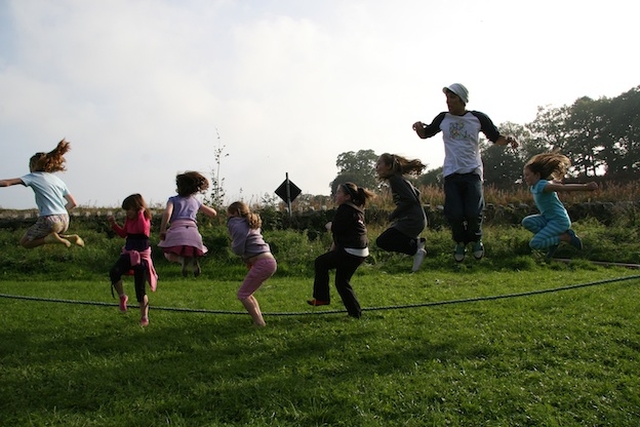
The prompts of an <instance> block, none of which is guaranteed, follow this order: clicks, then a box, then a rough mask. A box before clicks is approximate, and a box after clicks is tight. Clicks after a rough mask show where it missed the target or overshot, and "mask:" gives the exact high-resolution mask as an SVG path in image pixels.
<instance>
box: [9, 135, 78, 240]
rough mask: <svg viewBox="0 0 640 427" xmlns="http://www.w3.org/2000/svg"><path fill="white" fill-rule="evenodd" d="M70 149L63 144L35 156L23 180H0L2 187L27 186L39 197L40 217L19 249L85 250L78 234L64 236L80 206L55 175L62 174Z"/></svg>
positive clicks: (21, 178) (37, 203)
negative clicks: (54, 245) (51, 246)
mask: <svg viewBox="0 0 640 427" xmlns="http://www.w3.org/2000/svg"><path fill="white" fill-rule="evenodd" d="M70 149H71V147H70V145H69V142H67V141H66V140H64V139H63V140H62V141H60V142H59V143H58V145H57V146H56V148H55V149H54V150H52V151H50V152H48V153H36V154H34V155H33V156H31V159H29V173H28V174H27V175H24V176H22V177H20V178H11V179H3V180H0V187H10V186H12V185H18V184H20V185H24V186H25V187H31V189H32V190H33V192H34V193H35V196H36V205H37V206H38V211H39V216H38V220H37V221H36V223H35V224H34V225H32V226H31V227H29V229H27V231H26V233H25V234H24V236H22V239H20V245H22V246H23V247H25V248H27V249H30V248H35V247H36V246H40V245H44V244H46V243H61V244H63V245H65V246H66V247H70V246H71V244H72V243H74V244H76V245H78V246H84V241H83V240H82V239H81V238H80V236H78V235H77V234H68V235H65V234H62V233H64V232H65V231H67V229H68V228H69V210H71V209H72V208H74V207H75V206H77V203H76V200H75V199H74V198H73V196H72V195H71V193H69V189H68V188H67V185H66V184H65V183H64V182H63V181H62V180H61V179H60V178H58V177H57V176H55V175H53V173H54V172H63V171H64V170H65V167H64V162H65V159H64V154H65V153H66V152H67V151H69V150H70Z"/></svg>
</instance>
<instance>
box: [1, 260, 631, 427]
mask: <svg viewBox="0 0 640 427" xmlns="http://www.w3.org/2000/svg"><path fill="white" fill-rule="evenodd" d="M489 258H490V257H488V259H486V260H483V261H481V262H475V261H473V260H469V261H468V262H465V263H464V264H463V265H462V266H459V265H458V266H457V265H452V264H451V262H449V261H444V262H443V261H442V260H441V259H440V258H438V257H435V258H432V259H429V260H428V261H427V264H426V265H425V267H424V268H423V269H422V270H421V271H420V272H418V273H417V274H406V273H400V272H395V273H394V272H391V273H390V272H386V271H384V269H380V268H376V267H375V266H364V267H363V268H361V270H359V272H358V273H357V275H356V276H355V277H354V279H353V286H354V288H355V290H356V292H357V293H358V296H359V298H360V300H361V303H362V305H363V307H365V308H367V309H368V310H366V311H365V312H364V315H363V318H362V319H360V320H355V319H351V318H348V317H347V316H346V314H345V313H344V312H343V307H342V305H341V303H340V300H339V298H338V296H337V294H336V292H335V291H333V294H332V295H333V296H334V299H333V301H332V305H331V306H329V307H326V308H325V307H320V308H317V309H313V308H311V307H309V306H308V305H307V304H305V300H306V299H307V298H309V297H310V296H311V287H312V279H311V278H310V277H282V276H278V275H276V276H275V277H274V278H272V279H271V280H270V281H268V282H267V283H266V284H265V285H264V286H263V287H262V288H261V289H260V290H259V292H258V293H257V294H256V296H257V298H258V300H259V301H260V303H261V306H262V309H263V311H264V312H265V313H266V314H265V319H266V321H267V323H268V326H267V328H264V329H255V328H252V327H251V326H250V324H251V321H250V318H249V316H248V315H247V314H245V313H243V312H242V307H241V304H240V303H239V302H238V301H237V300H236V299H235V291H236V290H237V287H238V285H239V282H240V280H241V279H242V270H235V271H234V272H231V273H230V272H227V273H226V274H225V276H229V277H228V280H227V279H224V280H215V279H211V277H212V275H215V272H214V271H212V270H213V269H214V268H215V266H214V265H208V266H207V268H208V269H209V271H208V272H207V276H205V277H204V278H203V277H200V278H199V279H197V280H196V279H193V278H188V279H183V278H179V277H178V276H179V274H178V269H177V267H175V268H169V267H167V268H166V269H165V271H164V272H163V276H164V279H163V280H161V282H160V284H159V288H158V291H157V292H156V293H154V294H151V295H150V301H151V306H152V308H151V313H150V315H151V324H150V326H149V327H147V328H144V329H143V328H141V327H139V326H138V312H137V309H135V308H133V309H130V311H129V312H128V313H127V314H124V315H123V314H120V313H119V311H118V308H117V306H116V300H113V299H111V295H110V292H109V284H108V281H107V280H106V279H104V278H102V279H96V280H66V281H65V280H49V281H44V280H28V279H26V278H24V279H23V280H4V281H2V282H0V293H1V294H3V295H7V294H8V295H24V296H30V297H37V298H42V299H43V300H27V299H14V298H7V297H0V310H1V313H2V322H1V323H0V324H1V325H2V327H1V328H0V342H1V343H2V344H1V346H0V378H1V381H0V425H2V426H120V427H122V426H241V425H248V426H638V425H640V395H639V394H638V390H640V377H639V376H638V374H637V369H638V360H639V356H640V334H639V331H640V317H639V316H638V301H639V300H640V288H639V286H638V285H640V278H639V277H638V276H636V275H637V274H640V273H639V272H637V271H635V270H629V269H623V268H605V267H596V266H593V265H591V264H589V263H588V262H586V261H583V262H576V263H574V264H568V265H567V264H564V263H557V262H553V263H550V264H545V263H535V262H527V261H522V260H521V261H512V262H511V263H507V262H506V261H504V260H503V261H502V262H503V265H504V266H505V267H504V268H502V269H500V268H496V265H495V264H492V262H491V260H490V259H489ZM404 261H406V259H405V260H402V259H399V260H398V263H404ZM514 264H522V268H521V269H517V268H513V265H514ZM629 278H631V279H629ZM618 279H619V280H618ZM600 281H602V282H600ZM581 284H586V285H588V286H584V287H576V288H572V289H562V290H558V291H555V292H548V293H541V294H531V295H526V296H516V295H517V294H520V293H532V292H538V291H543V290H552V289H555V288H561V287H567V286H574V285H581ZM132 287H133V285H132V283H131V281H130V280H129V281H128V282H126V283H125V289H126V290H127V291H128V292H129V294H130V295H131V294H132V293H133V289H132ZM509 295H511V297H505V298H500V299H493V297H495V296H509ZM47 299H53V300H69V301H87V302H95V303H99V304H104V305H93V304H80V303H78V304H76V303H69V302H53V301H49V300H47ZM132 299H134V298H132ZM456 301H457V302H456ZM441 302H451V303H450V304H449V303H447V304H442V305H437V304H438V303H441ZM133 303H134V304H135V302H133ZM422 304H424V305H422ZM154 307H155V308H154ZM376 307H384V309H375V308H376ZM393 307H397V308H393ZM173 308H178V309H182V310H184V311H176V310H172V309H173ZM198 310H209V311H208V312H202V311H200V312H199V311H198ZM326 311H329V313H328V314H322V313H326Z"/></svg>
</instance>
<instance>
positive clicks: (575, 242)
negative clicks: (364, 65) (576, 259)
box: [567, 229, 584, 251]
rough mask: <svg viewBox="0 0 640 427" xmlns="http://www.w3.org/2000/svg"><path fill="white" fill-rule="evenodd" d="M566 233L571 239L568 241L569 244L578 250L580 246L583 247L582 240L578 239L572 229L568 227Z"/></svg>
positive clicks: (580, 248)
mask: <svg viewBox="0 0 640 427" xmlns="http://www.w3.org/2000/svg"><path fill="white" fill-rule="evenodd" d="M567 234H568V235H569V237H570V238H571V240H570V241H569V244H570V245H571V246H573V247H574V248H576V249H578V250H579V251H581V250H582V248H584V245H583V244H582V240H580V238H579V237H578V236H576V232H575V231H573V230H572V229H568V230H567Z"/></svg>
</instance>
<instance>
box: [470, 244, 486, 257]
mask: <svg viewBox="0 0 640 427" xmlns="http://www.w3.org/2000/svg"><path fill="white" fill-rule="evenodd" d="M472 251H473V257H474V258H475V259H482V257H483V256H484V245H483V244H482V240H478V241H477V242H475V243H474V244H473V249H472Z"/></svg>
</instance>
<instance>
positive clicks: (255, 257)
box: [227, 202, 278, 327]
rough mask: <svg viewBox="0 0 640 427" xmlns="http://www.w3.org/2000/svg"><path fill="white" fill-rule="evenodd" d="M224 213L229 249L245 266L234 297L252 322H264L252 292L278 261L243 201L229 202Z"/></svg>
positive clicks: (260, 220)
mask: <svg viewBox="0 0 640 427" xmlns="http://www.w3.org/2000/svg"><path fill="white" fill-rule="evenodd" d="M227 217H228V220H227V228H228V229H229V235H230V236H231V250H232V251H233V253H234V254H236V255H239V256H241V257H242V260H243V261H244V262H245V263H246V265H247V267H248V268H249V272H248V273H247V275H246V277H245V278H244V281H243V282H242V285H241V286H240V289H239V290H238V293H237V297H238V299H239V300H240V301H241V302H242V305H244V308H246V310H247V312H249V314H250V315H251V319H253V324H254V326H257V327H263V326H266V323H265V321H264V318H263V317H262V312H261V311H260V305H259V304H258V300H257V299H256V298H255V297H254V296H253V294H254V293H255V291H257V290H258V288H259V287H260V286H262V284H263V283H264V282H265V281H266V280H267V279H268V278H269V277H271V276H273V274H274V273H275V272H276V270H277V268H278V264H277V262H276V259H275V258H274V257H273V255H272V254H271V249H270V248H269V245H268V244H267V243H266V242H265V241H264V238H263V237H262V233H261V232H260V227H261V226H262V219H261V218H260V215H258V214H257V213H254V212H251V210H250V209H249V207H248V206H247V205H246V204H245V203H243V202H233V203H231V204H230V205H229V207H228V208H227Z"/></svg>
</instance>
